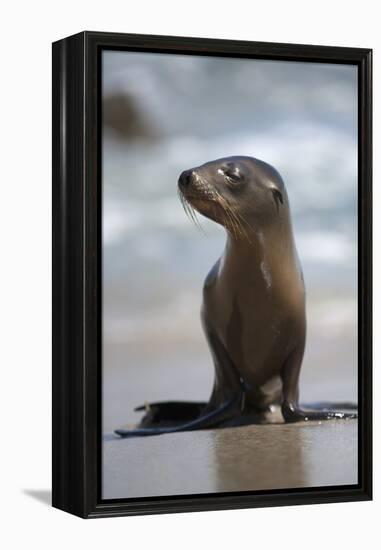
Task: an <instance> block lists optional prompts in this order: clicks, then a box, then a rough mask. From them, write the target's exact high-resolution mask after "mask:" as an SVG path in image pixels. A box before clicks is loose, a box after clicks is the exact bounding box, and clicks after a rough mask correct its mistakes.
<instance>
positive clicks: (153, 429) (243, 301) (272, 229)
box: [116, 156, 357, 437]
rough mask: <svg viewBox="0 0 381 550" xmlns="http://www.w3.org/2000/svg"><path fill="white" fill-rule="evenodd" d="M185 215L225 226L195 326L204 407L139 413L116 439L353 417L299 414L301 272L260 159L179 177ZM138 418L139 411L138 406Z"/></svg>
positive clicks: (171, 405) (154, 407)
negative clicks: (208, 379)
mask: <svg viewBox="0 0 381 550" xmlns="http://www.w3.org/2000/svg"><path fill="white" fill-rule="evenodd" d="M178 189H179V194H180V198H181V200H182V203H183V206H184V208H185V210H186V211H187V212H188V213H189V214H190V215H191V216H193V214H194V211H197V212H199V213H200V214H202V215H204V216H206V217H207V218H210V219H211V220H213V221H215V222H216V223H219V224H221V225H223V226H224V227H225V229H226V232H227V240H226V246H225V250H224V253H223V255H222V256H221V258H220V259H219V260H218V261H217V262H216V264H215V265H214V266H213V268H212V269H211V271H210V273H209V274H208V276H207V277H206V280H205V283H204V289H203V304H202V309H201V319H202V325H203V328H204V332H205V336H206V338H207V341H208V344H209V347H210V351H211V354H212V357H213V362H214V368H215V379H214V386H213V390H212V394H211V397H210V399H209V402H208V403H183V402H167V403H153V404H151V405H149V406H148V407H146V411H147V414H146V416H145V417H144V418H143V420H142V422H141V423H140V425H139V426H138V427H137V428H136V429H133V430H126V429H119V430H116V433H117V434H118V435H121V436H123V437H127V436H133V435H155V434H160V433H170V432H175V431H185V430H194V429H203V428H209V427H213V428H216V427H226V426H234V425H240V424H247V423H251V422H254V421H261V422H263V421H264V419H265V418H266V413H267V412H268V411H269V410H272V409H273V406H275V405H277V406H278V407H279V406H280V407H281V412H282V415H283V419H284V422H299V421H309V420H329V419H344V418H356V417H357V414H356V413H355V412H354V411H352V412H342V411H341V412H339V411H338V410H332V408H341V409H354V408H356V406H355V405H352V404H348V403H341V404H335V405H332V408H328V407H329V404H327V403H325V404H320V407H319V405H318V406H317V408H316V406H315V408H314V409H312V408H311V406H310V407H309V408H308V409H307V408H302V407H301V406H300V405H299V375H300V369H301V366H302V360H303V355H304V348H305V341H306V303H305V286H304V280H303V273H302V268H301V265H300V261H299V258H298V254H297V251H296V247H295V242H294V236H293V230H292V222H291V215H290V206H289V200H288V196H287V191H286V187H285V184H284V182H283V180H282V178H281V176H280V174H279V173H278V172H277V170H275V168H273V167H272V166H270V165H269V164H267V163H266V162H263V161H261V160H258V159H255V158H252V157H244V156H236V157H228V158H222V159H217V160H214V161H212V162H207V163H206V164H203V165H202V166H199V167H197V168H193V169H190V170H186V171H184V172H182V174H181V175H180V178H179V181H178ZM137 410H142V407H140V408H138V409H137Z"/></svg>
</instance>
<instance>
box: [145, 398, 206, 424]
mask: <svg viewBox="0 0 381 550" xmlns="http://www.w3.org/2000/svg"><path fill="white" fill-rule="evenodd" d="M205 407H206V402H204V401H159V402H154V403H145V404H144V405H140V406H138V407H135V409H134V411H136V412H141V411H145V412H146V414H145V416H144V417H143V419H142V420H141V422H140V424H139V426H140V427H143V426H144V427H149V426H155V425H159V424H165V423H170V424H172V425H173V424H174V423H175V424H179V423H182V422H189V421H191V420H194V419H195V418H197V417H198V416H200V414H201V412H202V411H203V409H205Z"/></svg>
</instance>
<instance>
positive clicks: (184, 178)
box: [179, 170, 193, 188]
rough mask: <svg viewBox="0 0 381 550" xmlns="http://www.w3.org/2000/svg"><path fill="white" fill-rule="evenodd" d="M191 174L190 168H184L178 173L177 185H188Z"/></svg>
mask: <svg viewBox="0 0 381 550" xmlns="http://www.w3.org/2000/svg"><path fill="white" fill-rule="evenodd" d="M192 176H193V171H192V170H184V172H182V173H181V174H180V177H179V185H181V187H184V188H185V187H189V185H190V183H191V181H192Z"/></svg>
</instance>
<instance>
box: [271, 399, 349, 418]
mask: <svg viewBox="0 0 381 550" xmlns="http://www.w3.org/2000/svg"><path fill="white" fill-rule="evenodd" d="M282 414H283V418H284V421H285V422H287V423H291V422H307V421H313V420H335V419H336V420H343V419H351V418H358V414H357V412H352V413H348V412H341V411H335V410H333V409H330V410H327V409H322V410H309V409H304V408H303V409H302V408H301V407H298V406H297V407H295V406H294V405H292V404H290V403H287V402H284V403H283V404H282Z"/></svg>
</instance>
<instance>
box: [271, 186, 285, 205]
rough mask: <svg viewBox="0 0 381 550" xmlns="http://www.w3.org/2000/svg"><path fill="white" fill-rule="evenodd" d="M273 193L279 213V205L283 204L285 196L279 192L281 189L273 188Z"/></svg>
mask: <svg viewBox="0 0 381 550" xmlns="http://www.w3.org/2000/svg"><path fill="white" fill-rule="evenodd" d="M271 191H272V194H273V197H274V200H275V204H276V207H277V210H278V211H279V203H280V204H283V195H282V193H281V192H280V191H279V189H276V187H273V188H272V189H271Z"/></svg>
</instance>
